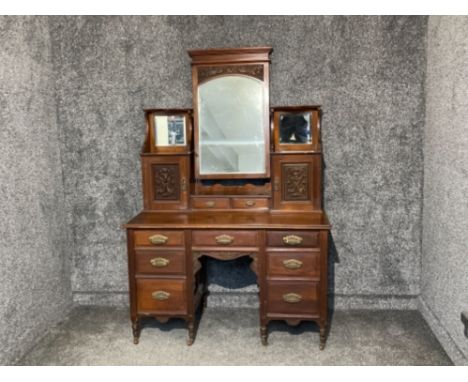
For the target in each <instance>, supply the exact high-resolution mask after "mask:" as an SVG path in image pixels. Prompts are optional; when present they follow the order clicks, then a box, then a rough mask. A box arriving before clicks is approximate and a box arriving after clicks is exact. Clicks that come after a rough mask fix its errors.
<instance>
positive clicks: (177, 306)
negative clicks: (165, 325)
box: [136, 279, 187, 314]
mask: <svg viewBox="0 0 468 382" xmlns="http://www.w3.org/2000/svg"><path fill="white" fill-rule="evenodd" d="M185 284H186V283H185V280H158V279H137V280H136V292H137V293H136V295H137V310H138V312H139V313H161V314H164V313H167V314H185V313H186V312H187V301H186V296H187V293H186V286H185Z"/></svg>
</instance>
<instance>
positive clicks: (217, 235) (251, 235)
mask: <svg viewBox="0 0 468 382" xmlns="http://www.w3.org/2000/svg"><path fill="white" fill-rule="evenodd" d="M257 238H258V233H257V232H256V231H192V246H210V247H211V246H217V247H257V246H258V239H257Z"/></svg>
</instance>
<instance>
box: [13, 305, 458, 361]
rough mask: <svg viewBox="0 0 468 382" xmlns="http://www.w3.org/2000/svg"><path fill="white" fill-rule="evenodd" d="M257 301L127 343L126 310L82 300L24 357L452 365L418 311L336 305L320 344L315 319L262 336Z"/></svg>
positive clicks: (149, 331) (155, 326)
mask: <svg viewBox="0 0 468 382" xmlns="http://www.w3.org/2000/svg"><path fill="white" fill-rule="evenodd" d="M258 332H259V329H258V311H257V310H256V309H237V310H236V309H219V308H208V309H206V310H205V312H204V313H203V316H202V320H201V322H200V326H199V329H198V334H197V338H196V340H195V343H194V344H193V345H192V346H191V347H188V346H187V345H186V344H185V341H186V338H187V331H186V329H185V325H184V322H182V321H179V320H173V321H170V322H169V323H167V324H165V325H164V324H159V323H157V322H155V321H153V320H151V321H150V322H148V323H147V324H146V326H145V327H144V328H143V330H142V333H141V339H140V344H139V345H133V342H132V337H131V330H130V323H129V318H128V311H127V310H123V309H116V308H103V307H99V308H98V307H80V308H76V309H75V310H74V311H73V312H72V314H71V315H70V319H69V320H67V321H66V322H64V323H63V324H61V325H60V326H59V327H57V328H56V329H54V330H53V331H52V332H51V333H49V334H48V335H47V336H46V337H45V338H44V339H43V340H42V341H41V342H40V343H39V344H38V345H37V346H36V347H35V348H34V349H32V351H31V352H30V353H29V354H27V355H26V356H25V357H24V359H23V360H22V361H21V362H20V364H22V365H450V364H451V362H450V360H449V358H448V357H447V355H446V354H445V352H444V351H443V349H442V348H441V346H440V345H439V343H438V342H437V340H436V339H435V337H434V335H433V334H432V332H431V331H430V329H429V327H428V326H427V324H426V323H425V321H424V319H423V318H422V316H421V315H420V314H419V313H418V312H417V311H338V312H335V314H334V315H333V320H332V326H331V330H330V334H329V338H328V342H327V347H326V349H325V350H324V351H320V350H319V348H318V333H317V329H316V327H315V325H314V324H312V323H307V322H306V323H301V324H300V325H299V326H297V327H293V328H291V327H288V326H287V325H286V324H284V323H282V322H278V323H276V322H274V323H272V324H271V325H270V336H269V345H268V346H267V347H264V346H262V345H261V344H260V339H259V335H258V334H259V333H258Z"/></svg>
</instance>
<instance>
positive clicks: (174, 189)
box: [152, 163, 180, 200]
mask: <svg viewBox="0 0 468 382" xmlns="http://www.w3.org/2000/svg"><path fill="white" fill-rule="evenodd" d="M152 172H153V187H154V200H179V199H180V170H179V165H178V164H175V163H174V164H169V163H167V164H166V163H164V164H153V165H152Z"/></svg>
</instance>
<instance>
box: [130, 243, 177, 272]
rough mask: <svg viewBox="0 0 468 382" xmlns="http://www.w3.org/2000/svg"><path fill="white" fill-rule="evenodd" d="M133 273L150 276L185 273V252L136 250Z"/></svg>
mask: <svg viewBox="0 0 468 382" xmlns="http://www.w3.org/2000/svg"><path fill="white" fill-rule="evenodd" d="M135 272H136V273H137V274H151V275H169V274H174V275H182V274H184V273H185V251H179V250H166V251H154V250H152V249H137V250H135Z"/></svg>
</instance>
